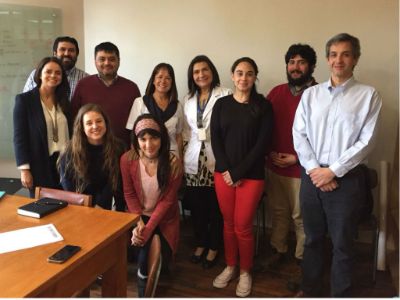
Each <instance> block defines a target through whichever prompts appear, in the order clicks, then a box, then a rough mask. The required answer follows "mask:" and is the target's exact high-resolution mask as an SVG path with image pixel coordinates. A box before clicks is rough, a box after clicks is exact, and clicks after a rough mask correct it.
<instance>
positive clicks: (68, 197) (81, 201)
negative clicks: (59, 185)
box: [35, 186, 92, 207]
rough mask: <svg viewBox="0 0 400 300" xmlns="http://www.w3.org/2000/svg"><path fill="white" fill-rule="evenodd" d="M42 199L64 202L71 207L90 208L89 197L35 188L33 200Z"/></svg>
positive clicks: (90, 199)
mask: <svg viewBox="0 0 400 300" xmlns="http://www.w3.org/2000/svg"><path fill="white" fill-rule="evenodd" d="M43 197H49V198H55V199H59V200H64V201H67V202H68V203H69V204H73V205H81V206H89V207H90V206H92V196H91V195H85V194H79V193H75V192H69V191H64V190H57V189H51V188H45V187H40V186H37V187H36V189H35V198H36V199H40V198H43Z"/></svg>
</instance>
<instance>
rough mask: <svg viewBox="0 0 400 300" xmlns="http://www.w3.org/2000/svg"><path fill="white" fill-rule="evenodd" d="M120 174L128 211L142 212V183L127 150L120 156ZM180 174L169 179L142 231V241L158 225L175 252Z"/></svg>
mask: <svg viewBox="0 0 400 300" xmlns="http://www.w3.org/2000/svg"><path fill="white" fill-rule="evenodd" d="M121 174H122V182H123V187H124V195H125V201H126V204H127V206H128V211H129V212H131V213H136V214H140V215H141V214H142V204H141V203H142V202H141V199H143V196H142V183H141V179H140V167H139V161H138V160H130V159H129V151H128V152H125V154H124V155H122V157H121ZM181 180H182V175H179V176H177V177H176V178H175V179H172V178H171V179H170V181H169V183H168V188H167V190H166V191H165V192H164V193H163V194H162V195H160V198H159V199H158V202H157V204H156V207H155V209H154V211H153V212H152V214H151V217H150V220H149V221H148V222H147V224H146V226H145V229H144V231H143V235H144V242H145V243H146V242H147V240H148V239H149V238H150V236H151V234H152V233H153V231H154V229H155V228H156V227H157V226H159V228H160V230H161V233H162V234H163V236H164V237H165V239H166V240H167V242H168V244H169V246H170V247H171V249H172V252H173V253H176V250H177V248H178V241H179V206H178V197H177V192H178V189H179V187H180V185H181Z"/></svg>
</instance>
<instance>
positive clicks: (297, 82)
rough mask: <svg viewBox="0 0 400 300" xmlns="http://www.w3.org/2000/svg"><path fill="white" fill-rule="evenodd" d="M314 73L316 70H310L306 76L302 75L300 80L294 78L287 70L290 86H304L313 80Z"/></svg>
mask: <svg viewBox="0 0 400 300" xmlns="http://www.w3.org/2000/svg"><path fill="white" fill-rule="evenodd" d="M313 71H314V70H311V69H309V70H308V71H307V72H306V73H305V74H302V75H301V76H300V77H299V78H292V76H291V75H290V74H289V72H288V71H287V70H286V77H287V80H288V82H289V84H290V85H294V86H303V85H305V84H306V83H307V82H309V81H310V80H311V78H312V73H313Z"/></svg>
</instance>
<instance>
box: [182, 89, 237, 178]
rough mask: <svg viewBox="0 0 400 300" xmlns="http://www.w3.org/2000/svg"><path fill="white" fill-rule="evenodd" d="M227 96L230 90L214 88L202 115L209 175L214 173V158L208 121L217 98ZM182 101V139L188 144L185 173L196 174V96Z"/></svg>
mask: <svg viewBox="0 0 400 300" xmlns="http://www.w3.org/2000/svg"><path fill="white" fill-rule="evenodd" d="M229 94H232V91H231V90H230V89H227V88H224V87H216V88H214V89H213V91H212V93H211V97H210V99H209V100H208V103H207V106H206V108H205V110H204V113H203V127H204V128H205V129H206V140H205V141H204V145H205V151H206V156H207V161H206V166H207V168H208V169H209V170H210V172H211V173H213V172H214V167H215V157H214V153H213V151H212V148H211V136H210V121H211V114H212V109H213V107H214V104H215V102H216V101H217V100H218V99H219V98H221V97H224V96H227V95H229ZM183 101H184V102H183V103H184V109H183V111H184V115H185V124H184V131H183V139H184V140H185V141H187V142H188V145H187V147H186V150H185V153H184V160H183V161H184V165H185V173H188V174H197V172H198V164H199V155H200V149H201V141H199V139H198V128H197V94H195V95H194V96H193V97H191V98H189V95H186V96H185V98H183Z"/></svg>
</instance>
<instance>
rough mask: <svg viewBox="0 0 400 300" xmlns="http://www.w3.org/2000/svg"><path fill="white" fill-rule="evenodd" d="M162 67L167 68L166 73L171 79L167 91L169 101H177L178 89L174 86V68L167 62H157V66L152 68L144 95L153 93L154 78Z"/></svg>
mask: <svg viewBox="0 0 400 300" xmlns="http://www.w3.org/2000/svg"><path fill="white" fill-rule="evenodd" d="M162 69H164V70H167V72H168V75H169V76H170V77H171V79H172V82H171V88H170V90H169V91H168V97H169V100H170V101H171V102H174V101H178V90H177V88H176V81H175V72H174V68H173V67H172V66H171V65H170V64H167V63H159V64H158V65H157V66H155V67H154V70H153V72H152V73H151V76H150V79H149V82H148V83H147V87H146V92H145V95H146V96H153V93H154V91H155V87H154V79H155V78H156V76H157V73H158V72H160V71H161V70H162Z"/></svg>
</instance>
